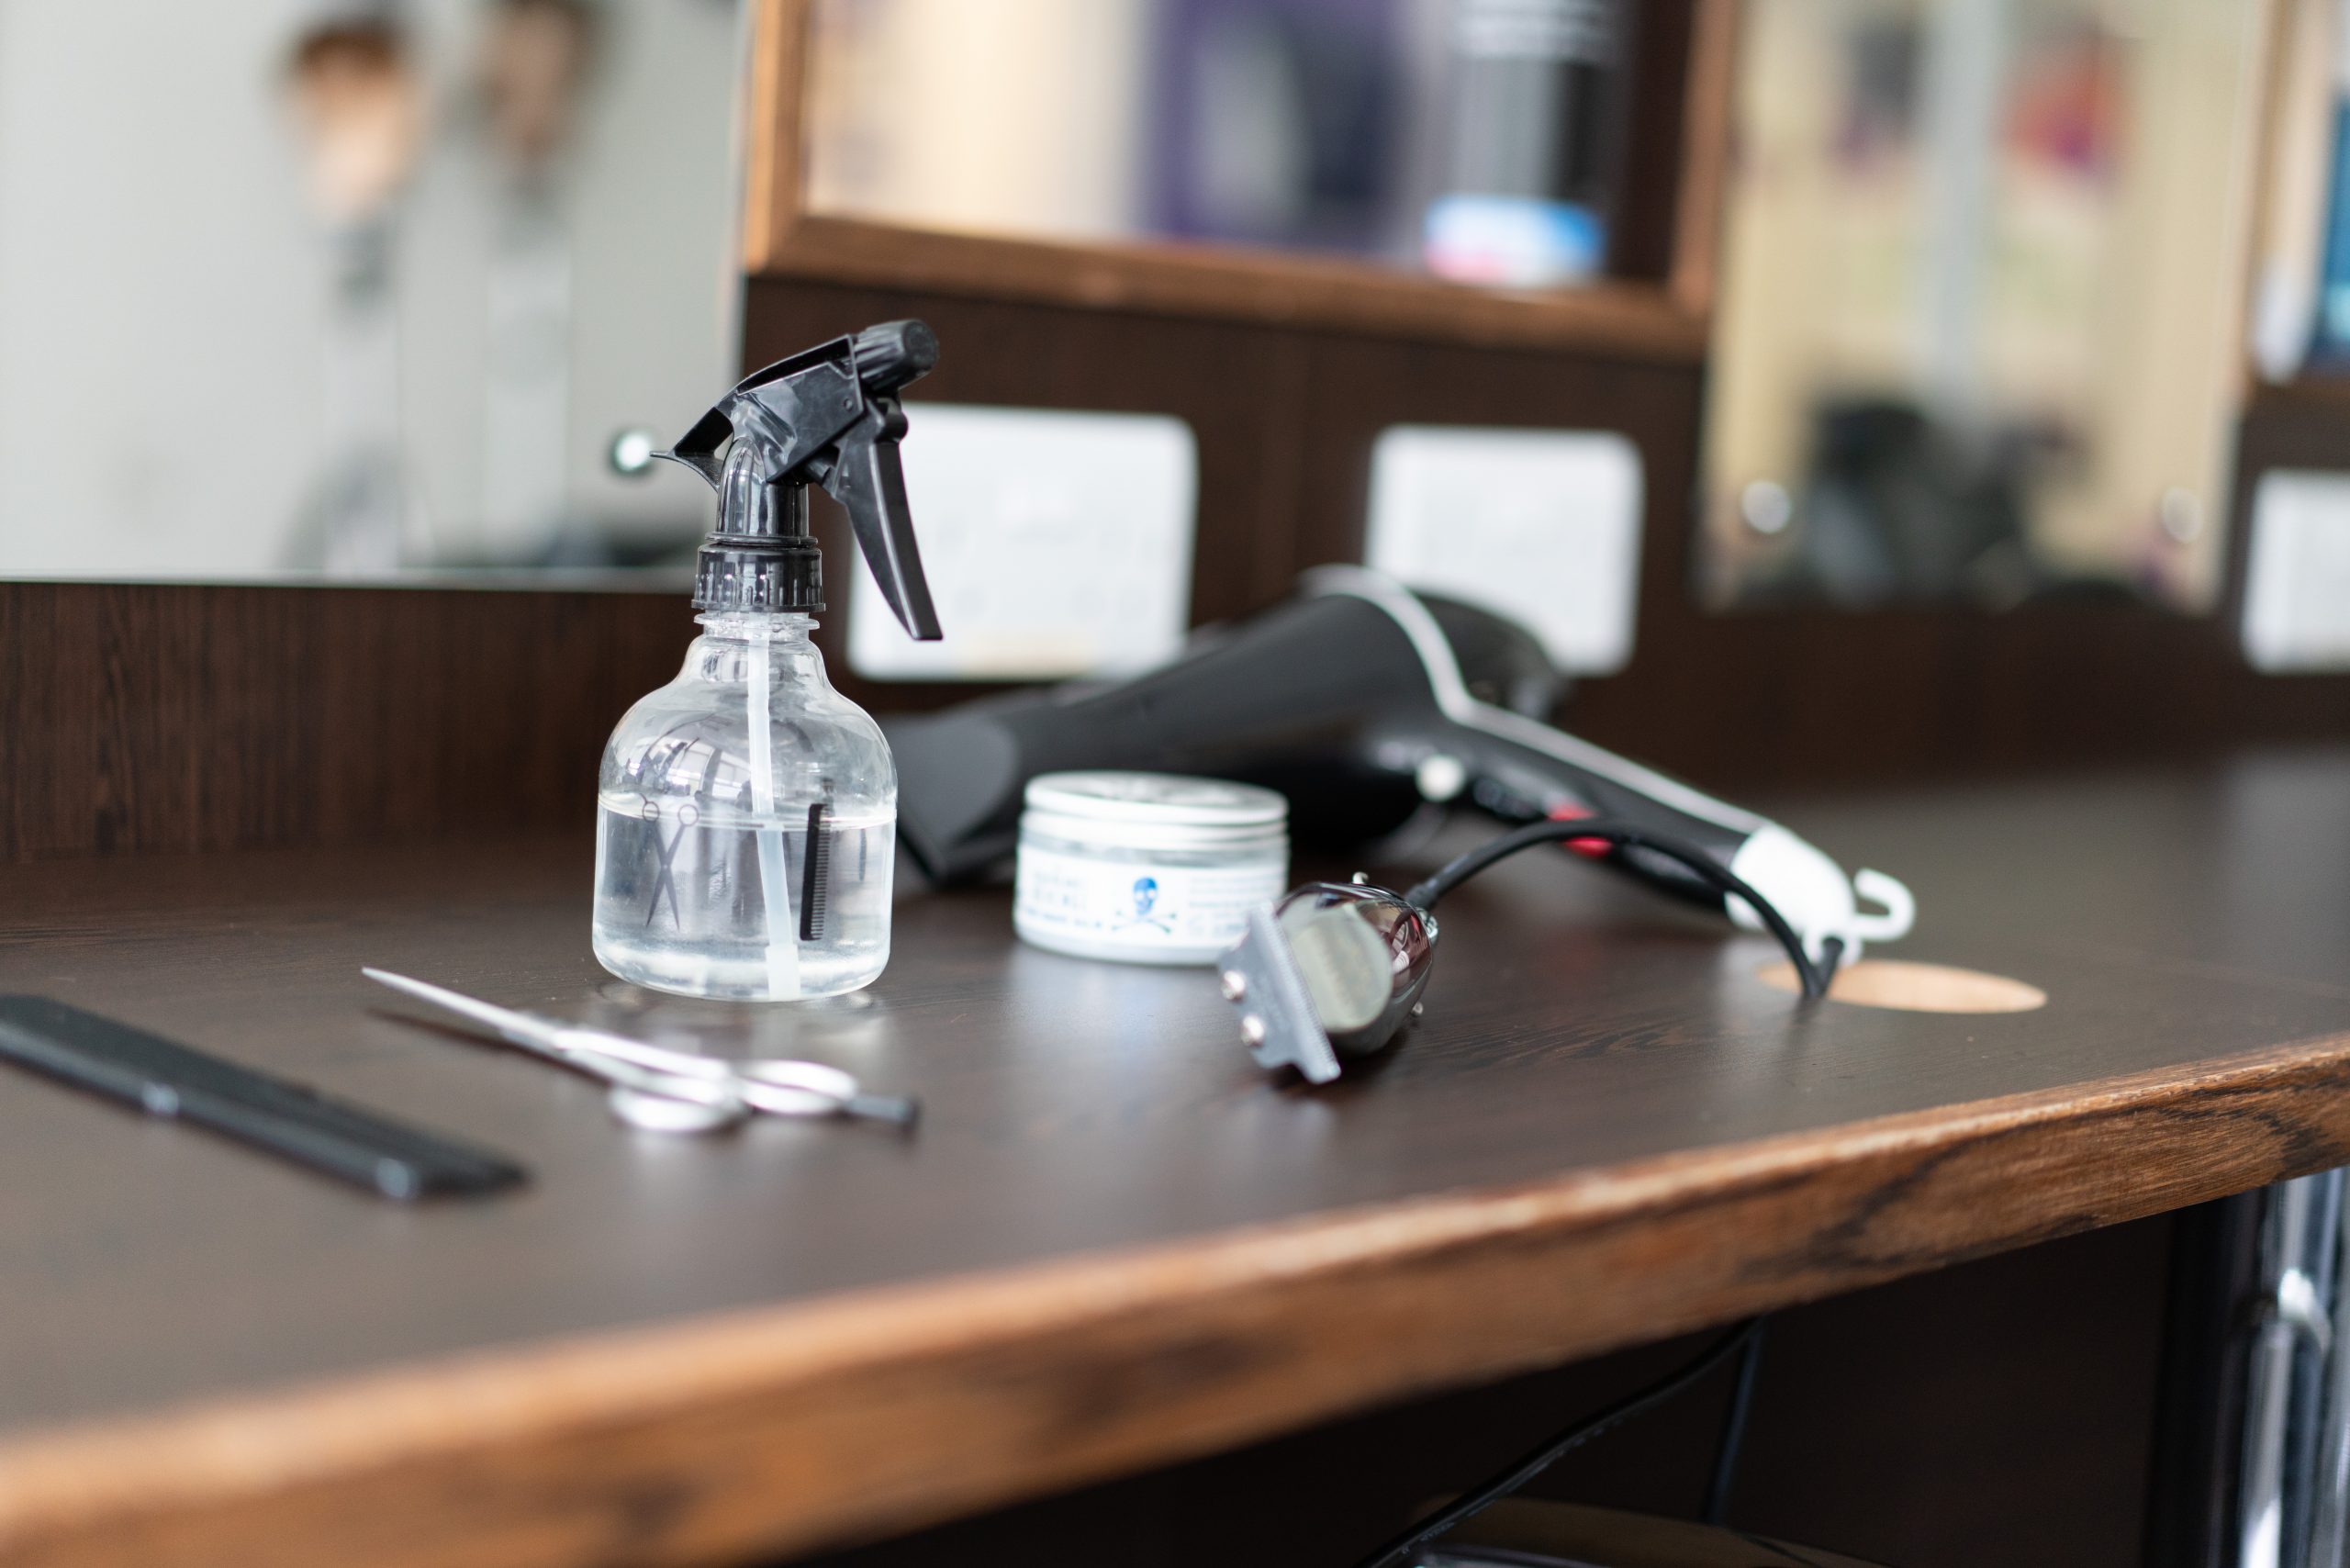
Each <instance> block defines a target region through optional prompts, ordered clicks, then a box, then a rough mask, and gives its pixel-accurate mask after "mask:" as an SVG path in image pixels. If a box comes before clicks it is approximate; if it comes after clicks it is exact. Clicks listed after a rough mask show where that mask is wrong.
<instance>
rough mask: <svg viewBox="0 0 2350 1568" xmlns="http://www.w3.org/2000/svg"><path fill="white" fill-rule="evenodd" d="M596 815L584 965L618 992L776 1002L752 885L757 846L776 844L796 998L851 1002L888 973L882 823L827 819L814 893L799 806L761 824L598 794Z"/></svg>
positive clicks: (759, 895) (888, 839) (804, 812)
mask: <svg viewBox="0 0 2350 1568" xmlns="http://www.w3.org/2000/svg"><path fill="white" fill-rule="evenodd" d="M599 816H600V818H601V825H600V829H599V833H598V834H597V841H596V920H595V946H596V957H597V958H598V959H599V960H600V961H601V962H602V963H603V965H604V967H605V968H606V969H610V970H611V971H612V972H613V973H614V974H616V975H618V976H620V977H621V979H622V980H630V981H632V982H633V983H635V984H638V985H643V986H650V987H652V988H654V989H655V990H656V991H677V992H679V993H681V994H683V995H687V996H712V997H727V998H734V999H739V1000H745V1001H773V1000H782V999H781V998H778V997H777V996H776V994H775V991H774V989H773V985H772V983H771V980H770V977H771V975H772V974H773V973H774V972H775V968H774V965H773V964H772V963H771V961H770V956H769V954H768V950H767V949H768V942H767V910H768V907H769V903H770V900H769V898H768V891H769V890H768V889H767V887H766V886H765V884H764V883H763V881H762V880H761V878H760V874H759V864H760V861H759V849H760V839H761V838H762V837H763V836H765V835H769V834H772V835H773V836H774V838H776V839H779V840H780V841H781V844H782V849H783V857H782V858H783V863H784V866H785V877H784V886H785V891H786V893H787V902H788V906H789V920H790V924H791V926H792V929H791V931H790V933H789V939H790V940H791V942H792V943H793V944H794V945H795V947H796V958H797V962H796V965H794V966H793V967H794V968H795V969H796V970H797V973H798V981H799V988H800V989H799V994H800V996H803V997H818V996H837V995H839V994H840V993H841V992H843V991H855V990H856V989H857V988H858V987H859V986H863V985H867V984H870V983H871V982H872V980H873V979H874V978H875V977H876V976H878V974H880V972H881V970H882V968H883V966H885V965H886V964H888V963H889V961H890V869H891V866H892V861H893V857H894V856H895V854H896V848H897V816H896V814H895V813H894V812H886V813H882V814H878V815H877V814H862V815H856V816H836V815H834V814H833V813H832V812H831V811H830V809H829V808H827V810H826V811H825V812H824V813H823V815H822V819H821V820H822V827H821V828H820V829H819V830H818V833H819V834H820V836H821V838H822V843H823V846H824V847H823V849H822V851H820V853H819V855H818V857H817V875H816V877H815V879H813V881H812V882H811V879H810V877H809V873H808V851H809V845H810V842H811V834H810V830H809V822H810V815H809V809H808V806H807V804H806V803H805V802H802V803H800V805H798V806H797V807H796V808H792V809H787V810H783V811H778V812H777V813H775V815H774V816H773V817H771V818H769V819H767V820H765V821H762V820H760V819H759V818H757V817H756V816H755V815H754V814H753V813H751V812H744V811H739V810H732V809H723V808H717V807H711V806H708V805H698V804H696V803H693V802H684V803H679V802H676V801H667V802H661V801H652V800H649V799H647V798H646V797H644V796H643V795H637V794H632V793H625V792H608V793H607V794H606V795H605V796H604V797H603V800H602V801H601V810H600V812H599ZM770 853H771V854H772V850H771V851H770ZM811 892H812V893H813V895H814V896H813V897H812V898H811V897H810V896H809V895H810V894H811ZM778 907H782V906H781V905H778Z"/></svg>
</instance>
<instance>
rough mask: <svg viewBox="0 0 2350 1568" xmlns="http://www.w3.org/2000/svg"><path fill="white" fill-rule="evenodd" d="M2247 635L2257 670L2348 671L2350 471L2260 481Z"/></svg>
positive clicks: (2248, 576)
mask: <svg viewBox="0 0 2350 1568" xmlns="http://www.w3.org/2000/svg"><path fill="white" fill-rule="evenodd" d="M2243 631H2244V657H2246V658H2247V659H2249V660H2251V661H2252V664H2253V667H2254V668H2255V669H2260V670H2265V671H2266V672H2268V673H2269V674H2272V675H2282V674H2287V673H2289V672H2294V671H2313V670H2342V669H2350V474H2329V473H2314V472H2305V471H2297V470H2292V469H2283V468H2279V469H2272V470H2270V471H2269V472H2268V473H2266V474H2264V475H2262V476H2261V478H2260V484H2259V487H2257V488H2256V489H2255V490H2254V491H2253V497H2252V539H2251V542H2250V548H2249V554H2248V555H2247V557H2246V560H2245V566H2244V628H2243Z"/></svg>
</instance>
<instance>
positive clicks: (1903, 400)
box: [1701, 0, 2273, 610]
mask: <svg viewBox="0 0 2350 1568" xmlns="http://www.w3.org/2000/svg"><path fill="white" fill-rule="evenodd" d="M2272 10H2273V8H2272V7H2270V6H2266V5H2263V4H2260V3H2259V0H1750V3H1749V4H1748V6H1746V8H1745V12H1744V17H1743V23H1744V26H1743V30H1742V32H1741V35H1740V52H1739V61H1738V64H1737V69H1736V77H1737V84H1736V90H1735V95H1734V99H1733V106H1732V115H1733V134H1732V145H1733V147H1734V149H1735V154H1734V157H1733V159H1732V162H1731V167H1730V169H1729V173H1728V175H1727V190H1728V207H1727V211H1726V214H1725V217H1724V224H1725V228H1724V234H1725V241H1726V242H1725V248H1724V254H1723V259H1722V266H1721V272H1720V274H1719V292H1718V316H1717V319H1716V324H1715V337H1714V360H1713V365H1712V374H1711V375H1710V378H1709V382H1708V387H1707V411H1706V430H1705V442H1706V464H1705V466H1706V474H1705V482H1704V503H1703V504H1704V508H1705V513H1704V520H1703V525H1702V546H1703V548H1702V550H1701V557H1702V562H1703V567H1704V570H1703V577H1702V584H1701V587H1702V590H1703V591H1704V592H1705V593H1706V595H1707V597H1708V598H1709V599H1710V600H1711V601H1712V602H1713V603H1715V604H1717V605H1732V604H1758V603H1791V602H1792V603H1804V602H1811V603H1818V602H1825V603H1830V604H1834V605H1841V606H1846V607H1851V608H1866V607H1872V606H1878V605H1887V604H1897V603H1920V602H1924V603H1933V602H1941V603H1956V604H1971V605H1978V606H1983V607H1986V608H2004V607H2007V606H2011V605H2016V604H2020V603H2025V602H2028V601H2033V600H2040V599H2084V598H2086V599H2116V600H2145V601H2151V602H2153V603H2156V604H2160V605H2164V606H2167V607H2172V608H2176V609H2179V610H2206V609H2208V608H2209V607H2210V604H2211V602H2212V599H2213V598H2214V596H2215V595H2216V593H2217V591H2218V587H2219V583H2220V578H2221V549H2220V535H2221V532H2222V528H2223V526H2224V523H2225V520H2226V515H2227V511H2228V507H2229V495H2230V486H2231V482H2232V481H2231V477H2230V465H2231V457H2232V451H2233V440H2234V429H2233V414H2234V408H2235V402H2236V399H2237V398H2238V397H2239V396H2240V393H2241V389H2242V386H2243V385H2244V377H2245V364H2244V353H2245V348H2244V322H2245V319H2246V310H2245V302H2246V297H2247V284H2246V257H2247V252H2248V249H2249V234H2250V213H2251V209H2252V205H2253V187H2254V185H2255V183H2256V181H2255V171H2256V169H2257V166H2258V163H2259V151H2258V148H2259V142H2260V137H2261V129H2262V128H2261V123H2260V114H2259V110H2260V106H2261V103H2262V98H2263V95H2262V93H2261V90H2260V77H2261V68H2262V64H2263V58H2264V44H2265V41H2266V40H2265V37H2264V19H2265V18H2266V17H2268V16H2269V15H2270V14H2271V13H2272Z"/></svg>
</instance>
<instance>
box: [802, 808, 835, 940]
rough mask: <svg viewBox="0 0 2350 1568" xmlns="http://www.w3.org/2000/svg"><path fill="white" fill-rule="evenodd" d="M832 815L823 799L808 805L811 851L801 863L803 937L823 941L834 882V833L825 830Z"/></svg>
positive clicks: (809, 850) (809, 847)
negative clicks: (828, 895)
mask: <svg viewBox="0 0 2350 1568" xmlns="http://www.w3.org/2000/svg"><path fill="white" fill-rule="evenodd" d="M828 814H829V808H827V807H826V806H825V804H824V802H823V801H816V802H815V803H814V804H812V805H811V806H810V807H809V808H808V852H807V854H806V855H804V856H803V857H801V858H800V940H801V941H802V942H820V941H822V940H823V935H824V898H825V894H826V892H827V890H829V889H830V888H831V887H832V885H833V835H832V834H829V833H827V832H825V831H824V818H825V817H826V815H828Z"/></svg>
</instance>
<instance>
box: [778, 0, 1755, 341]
mask: <svg viewBox="0 0 2350 1568" xmlns="http://www.w3.org/2000/svg"><path fill="white" fill-rule="evenodd" d="M815 5H816V0H758V4H757V8H756V11H755V15H754V17H753V20H752V32H751V61H750V79H749V101H748V114H747V115H746V117H745V118H746V121H747V129H748V132H749V145H748V151H747V157H746V160H745V169H744V174H745V180H746V185H747V189H746V192H745V196H744V214H743V241H744V255H743V261H744V270H745V271H746V272H747V273H748V274H750V275H751V276H752V277H755V278H756V277H769V278H788V277H798V278H814V279H821V280H823V281H826V282H831V283H850V284H864V285H868V286H881V287H897V288H912V289H927V290H937V291H941V292H947V293H956V294H964V295H974V296H979V297H990V298H1008V299H1021V300H1029V301H1035V302H1041V303H1045V304H1055V305H1069V306H1080V307H1090V308H1100V309H1120V310H1136V311H1145V312H1152V313H1158V314H1163V315H1178V316H1196V317H1208V318H1213V319H1237V320H1247V321H1257V322H1266V323H1273V324H1279V325H1284V326H1304V327H1326V328H1333V329H1337V330H1351V331H1357V332H1372V333H1377V334H1379V335H1382V336H1386V337H1419V338H1433V339H1437V340H1440V341H1449V342H1472V343H1482V344H1490V345H1496V346H1519V347H1535V346H1539V347H1569V346H1571V347H1578V348H1585V349H1592V350H1596V351H1599V352H1604V353H1631V354H1635V355H1638V356H1640V357H1643V358H1657V359H1666V360H1675V361H1695V360H1698V359H1701V358H1703V357H1704V354H1705V351H1706V342H1707V327H1708V313H1709V311H1710V309H1711V307H1712V302H1713V281H1714V251H1715V245H1716V242H1717V238H1718V212H1719V207H1720V196H1721V182H1722V166H1723V163H1724V161H1725V157H1726V153H1727V148H1728V140H1729V94H1730V83H1731V68H1732V63H1733V62H1734V60H1735V48H1736V37H1735V35H1736V31H1737V22H1738V5H1737V0H1694V6H1693V15H1692V19H1691V24H1690V28H1689V41H1688V50H1687V55H1686V58H1685V60H1684V61H1682V62H1679V64H1680V67H1681V72H1682V75H1681V78H1680V80H1681V84H1682V94H1681V99H1682V102H1681V115H1680V120H1681V123H1680V126H1679V136H1678V141H1679V149H1678V151H1679V161H1678V162H1679V166H1678V169H1677V171H1676V174H1675V178H1674V180H1673V213H1672V239H1671V245H1670V253H1669V256H1668V257H1667V258H1666V264H1665V266H1664V269H1663V274H1664V275H1663V276H1662V277H1661V278H1657V279H1654V280H1651V279H1647V278H1603V279H1600V280H1597V281H1595V282H1593V283H1589V284H1583V285H1577V286H1570V287H1565V288H1559V289H1550V290H1539V291H1537V290H1503V289H1490V288H1483V287H1477V286H1469V285H1463V284H1457V283H1449V282H1446V281H1444V280H1442V279H1438V278H1431V277H1421V276H1414V275H1411V274H1405V273H1402V272H1399V271H1397V270H1395V269H1393V268H1392V267H1386V266H1382V265H1379V264H1377V263H1371V262H1362V261H1355V260H1351V259H1348V258H1346V257H1341V256H1302V255H1297V254H1293V253H1290V252H1274V251H1270V250H1262V249H1255V248H1249V247H1245V246H1237V245H1223V244H1187V243H1182V242H1180V241H1122V242H1109V243H1080V242H1066V241H1046V240H1023V239H1006V238H1001V237H997V236H991V235H980V234H971V233H966V232H957V231H952V230H917V229H912V228H901V227H899V226H896V225H893V224H886V223H876V222H871V221H867V220H865V219H861V218H834V217H826V216H823V215H821V214H817V213H812V212H810V211H809V210H808V209H807V208H806V207H805V206H804V205H803V198H804V195H805V193H804V190H803V188H802V174H803V171H804V169H805V167H806V147H805V113H806V106H807V93H806V90H805V89H806V80H807V73H808V69H809V63H810V56H811V27H812V18H813V14H814V10H815Z"/></svg>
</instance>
